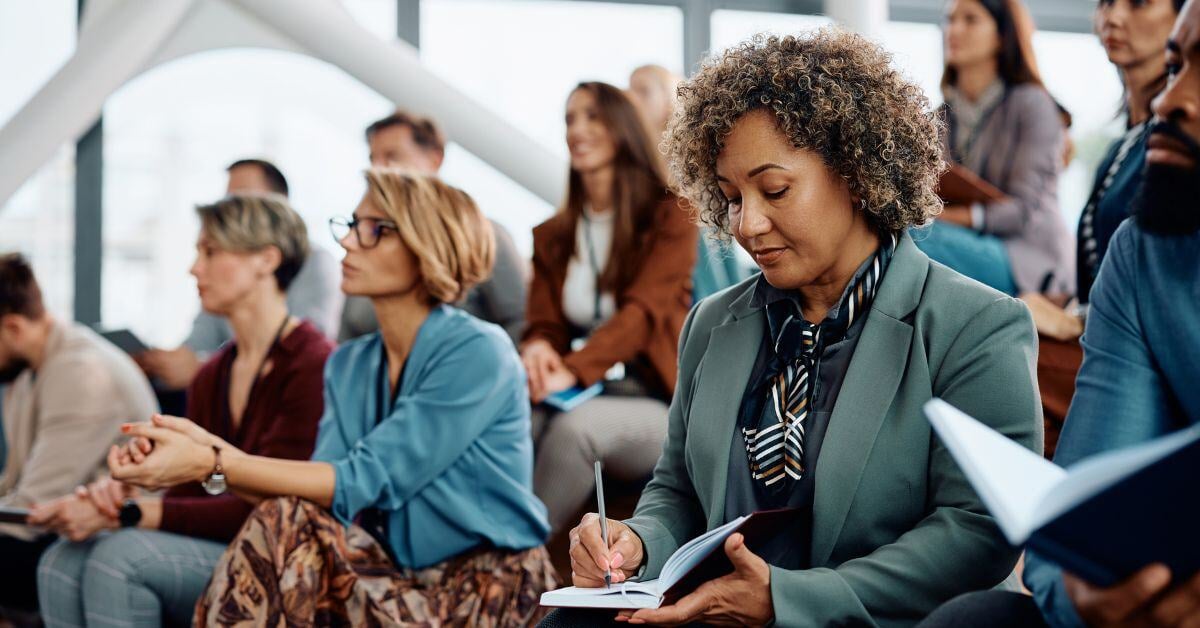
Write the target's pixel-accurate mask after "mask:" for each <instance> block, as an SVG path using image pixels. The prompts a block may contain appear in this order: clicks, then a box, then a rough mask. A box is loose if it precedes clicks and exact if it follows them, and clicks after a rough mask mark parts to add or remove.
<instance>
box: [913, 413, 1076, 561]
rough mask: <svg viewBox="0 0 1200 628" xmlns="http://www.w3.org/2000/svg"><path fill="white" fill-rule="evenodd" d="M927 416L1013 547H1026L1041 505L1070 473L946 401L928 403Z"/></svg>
mask: <svg viewBox="0 0 1200 628" xmlns="http://www.w3.org/2000/svg"><path fill="white" fill-rule="evenodd" d="M925 415H926V416H927V417H929V422H930V423H932V424H933V428H934V430H935V431H936V432H937V434H938V436H939V437H940V438H941V439H942V442H944V443H946V447H947V448H948V449H949V450H950V454H951V455H952V456H954V460H955V461H956V462H958V464H959V466H960V467H962V469H963V472H964V473H965V474H966V476H967V479H968V480H969V481H970V482H971V486H973V487H975V491H976V492H977V493H979V497H980V498H981V499H982V500H983V503H984V505H986V506H987V508H988V511H989V512H991V513H992V516H993V517H995V518H996V523H997V524H999V526H1000V529H1001V530H1002V531H1003V532H1004V536H1005V537H1006V538H1007V539H1008V542H1009V543H1012V544H1013V545H1021V544H1022V543H1024V542H1025V540H1026V539H1027V538H1028V537H1029V535H1030V534H1031V533H1032V532H1033V530H1034V529H1036V528H1037V525H1036V524H1035V523H1034V522H1035V520H1037V519H1038V517H1037V516H1036V514H1035V513H1036V511H1037V508H1038V504H1039V503H1041V501H1042V499H1043V498H1044V497H1045V496H1046V495H1048V494H1049V493H1050V491H1051V490H1052V489H1053V488H1054V486H1055V485H1057V484H1058V483H1059V482H1061V481H1062V480H1063V478H1064V477H1066V474H1067V472H1066V471H1064V470H1062V469H1061V468H1060V467H1058V466H1056V465H1055V464H1054V463H1052V462H1050V461H1048V460H1046V459H1045V458H1042V457H1041V456H1039V455H1037V454H1035V453H1033V452H1032V451H1030V450H1028V449H1026V448H1024V447H1022V446H1021V445H1019V444H1017V443H1016V442H1014V441H1012V440H1011V439H1009V438H1008V437H1006V436H1004V435H1003V434H1001V433H999V432H997V431H995V430H993V429H992V428H990V427H988V426H986V425H984V424H982V423H980V422H979V421H976V420H975V419H973V418H971V417H970V416H967V415H966V414H965V413H963V412H962V411H960V410H958V409H957V408H955V407H954V406H951V405H950V404H948V403H946V402H945V401H942V400H941V399H931V400H930V401H929V402H928V403H926V404H925Z"/></svg>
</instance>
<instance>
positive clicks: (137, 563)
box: [38, 530, 225, 628]
mask: <svg viewBox="0 0 1200 628" xmlns="http://www.w3.org/2000/svg"><path fill="white" fill-rule="evenodd" d="M224 552H225V544H224V543H217V542H214V541H207V540H204V539H196V538H192V537H187V536H182V535H179V534H172V533H170V532H159V531H155V530H120V531H118V532H113V533H109V534H102V535H98V536H96V537H95V538H92V539H89V540H87V541H84V542H82V543H71V542H69V541H66V540H60V541H58V542H56V543H55V544H54V545H52V546H51V547H50V549H48V550H46V553H45V554H43V555H42V560H41V562H40V563H39V564H38V599H39V601H40V602H41V607H42V619H43V621H44V622H45V624H46V626H47V628H56V627H59V626H63V627H67V626H71V627H74V626H80V627H82V626H90V627H95V626H104V627H107V626H136V627H142V626H160V625H162V621H163V619H164V618H166V619H170V621H171V622H172V623H175V624H178V625H183V626H190V625H191V623H192V615H193V613H194V611H195V607H196V600H198V599H199V598H200V595H201V594H202V593H204V589H205V588H206V587H207V586H208V581H209V579H210V578H211V577H212V574H213V568H214V567H215V566H216V564H217V559H219V558H220V557H221V554H223V553H224Z"/></svg>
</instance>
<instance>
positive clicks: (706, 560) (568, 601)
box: [541, 508, 798, 609]
mask: <svg viewBox="0 0 1200 628" xmlns="http://www.w3.org/2000/svg"><path fill="white" fill-rule="evenodd" d="M797 512H798V511H797V510H796V509H794V508H789V509H781V510H764V511H761V512H756V513H753V514H750V515H743V516H741V517H738V518H737V519H734V520H732V521H730V522H729V523H726V524H725V525H723V526H721V527H719V528H713V529H712V530H709V531H708V532H705V533H704V534H701V535H700V536H698V537H696V538H694V539H692V540H690V541H688V542H687V543H685V544H684V545H683V546H682V547H680V548H679V549H677V550H675V553H674V554H671V557H670V558H668V559H667V562H666V564H664V565H663V568H662V572H661V573H660V574H659V576H658V578H657V579H655V580H647V581H645V582H628V581H627V582H622V583H621V584H614V585H613V586H611V587H609V588H607V589H605V588H580V587H566V588H564V589H558V590H557V591H548V592H546V593H543V594H542V600H541V603H542V606H561V607H578V608H619V609H626V608H630V609H632V608H658V607H659V606H662V605H663V603H664V601H665V600H668V599H677V598H679V597H682V596H683V595H686V594H687V593H689V592H690V591H692V590H694V589H695V588H696V587H698V586H700V585H701V584H703V583H704V582H707V581H708V580H712V579H713V578H719V577H721V576H723V575H725V574H727V573H731V572H732V571H733V565H732V564H730V562H729V557H727V556H726V555H725V550H724V548H723V546H724V543H725V539H727V538H729V536H730V535H731V534H733V533H734V532H741V533H742V535H743V536H745V537H746V546H747V547H748V548H750V549H751V551H753V550H754V548H755V546H757V545H760V544H761V543H765V542H767V541H769V540H770V539H771V538H772V537H774V535H776V534H778V533H779V532H780V531H782V530H783V529H784V528H785V527H787V525H788V524H790V523H791V522H792V521H794V519H795V516H796V514H797Z"/></svg>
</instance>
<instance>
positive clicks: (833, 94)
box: [546, 30, 1041, 626]
mask: <svg viewBox="0 0 1200 628" xmlns="http://www.w3.org/2000/svg"><path fill="white" fill-rule="evenodd" d="M851 94H853V95H854V97H853V98H849V97H847V95H851ZM679 106H680V111H679V113H677V114H676V116H675V118H674V119H673V120H672V123H671V126H670V130H669V133H668V140H667V147H668V152H669V154H670V157H671V159H670V163H671V167H672V169H673V172H674V174H675V177H676V180H677V181H678V183H679V188H680V190H681V193H682V194H684V195H686V196H687V198H688V200H689V201H691V202H692V203H693V205H694V206H696V207H697V208H698V210H699V212H700V214H701V217H702V218H703V219H704V221H705V223H706V224H708V225H711V226H713V227H714V228H716V229H719V230H720V231H721V232H722V233H724V234H727V235H731V236H732V237H733V238H734V239H736V240H737V243H738V245H740V246H741V247H742V248H744V249H745V250H746V251H747V252H748V253H750V254H751V255H752V256H753V257H754V260H755V262H756V263H757V264H758V266H759V267H760V268H761V269H762V274H760V275H758V276H756V277H753V278H751V279H747V280H745V281H743V282H741V283H740V284H738V285H736V286H734V287H732V288H730V289H728V290H724V291H722V292H718V293H717V294H715V295H713V296H711V297H708V298H706V299H704V300H703V301H701V302H700V304H699V305H697V306H696V307H695V308H693V309H692V311H691V314H689V316H688V319H687V322H686V324H685V325H684V329H683V332H682V334H681V338H680V341H679V347H680V348H679V354H680V359H679V383H678V384H677V386H676V388H675V396H674V398H673V399H672V401H671V409H670V419H669V425H670V427H669V430H668V436H667V440H666V444H665V445H664V447H663V453H662V457H661V459H660V460H659V462H658V464H657V466H655V468H654V476H653V479H651V480H650V483H649V484H648V485H647V486H646V489H645V491H643V492H642V496H641V500H640V501H639V502H638V506H637V510H636V512H635V513H634V515H633V517H632V518H631V519H627V520H625V521H623V522H622V521H616V520H609V521H608V522H607V531H608V537H607V541H608V542H607V543H605V539H604V537H603V536H602V535H601V526H600V520H599V517H598V516H597V515H596V514H588V515H586V516H585V517H584V519H583V521H582V522H581V523H580V524H579V526H578V527H576V528H575V529H573V530H572V531H571V550H570V555H571V567H572V580H573V583H574V584H575V586H581V587H602V586H604V585H605V575H606V572H611V580H612V582H614V583H615V584H614V585H613V586H617V585H619V584H620V583H622V582H625V581H627V580H631V579H649V578H656V577H658V576H659V575H661V573H662V571H663V567H664V564H665V563H666V562H667V559H668V558H669V557H670V556H671V555H672V554H673V553H675V551H677V550H678V549H679V548H680V547H681V546H682V545H683V544H684V543H686V542H687V541H688V540H690V539H692V538H694V537H696V536H698V535H700V534H702V533H704V532H705V531H707V530H713V529H714V528H717V527H719V526H721V525H724V524H727V523H729V522H730V521H733V520H736V519H737V518H738V517H740V516H742V515H747V514H750V513H752V512H756V511H761V510H772V509H780V508H794V509H795V513H794V516H795V520H794V523H793V524H792V525H791V526H789V527H788V528H786V530H785V531H784V532H782V533H780V534H778V535H777V536H775V538H772V539H756V541H761V544H756V545H755V546H754V547H753V548H752V547H751V544H749V543H748V542H747V540H746V538H745V537H743V536H742V535H740V534H734V535H731V536H729V537H728V538H727V539H726V541H725V544H724V552H725V554H726V556H727V557H728V559H729V561H730V562H731V563H732V565H733V568H734V569H733V572H732V573H729V574H728V575H725V576H722V577H719V578H715V579H713V580H710V581H709V582H706V583H704V584H702V585H700V586H699V587H698V588H697V589H695V591H693V592H691V593H689V594H687V595H685V596H683V597H682V598H680V599H678V600H672V601H671V603H669V604H667V605H665V606H663V607H662V608H658V609H653V610H650V609H645V610H639V611H637V612H630V611H624V613H623V616H624V617H625V618H627V619H628V620H629V621H630V622H634V623H649V624H670V625H677V624H688V623H690V622H696V623H701V624H716V625H746V626H762V625H770V624H771V623H774V624H775V625H779V626H875V625H883V626H905V625H911V624H913V623H915V622H916V621H918V620H919V619H920V618H921V617H924V616H925V615H926V614H928V613H929V612H930V611H931V610H933V608H934V607H936V606H937V605H938V604H940V603H941V602H943V601H945V600H947V599H950V598H951V597H954V596H955V595H958V594H960V593H964V592H967V591H972V590H979V589H987V588H990V587H992V586H995V585H996V584H997V583H999V582H1001V581H1002V580H1004V579H1005V578H1006V577H1007V576H1008V575H1009V574H1010V573H1011V571H1012V569H1013V566H1014V565H1015V564H1016V562H1017V555H1018V553H1019V552H1018V551H1017V550H1016V549H1014V548H1012V547H1010V546H1009V545H1008V543H1007V542H1006V541H1005V540H1004V536H1003V535H1002V534H1001V532H1000V530H999V529H998V528H997V526H996V523H995V521H994V520H993V519H992V517H991V516H990V515H989V514H988V513H987V511H986V509H985V508H984V505H983V503H982V502H981V501H980V500H979V497H978V496H977V495H976V494H975V491H974V490H972V489H971V486H970V484H969V483H968V482H967V481H966V478H965V477H964V476H963V472H962V470H961V469H960V468H959V467H958V465H957V464H955V463H954V461H953V460H952V459H951V458H950V456H949V453H948V452H947V450H946V448H945V446H944V445H943V444H942V442H941V441H940V440H939V439H938V438H937V437H936V436H935V435H934V434H933V431H932V428H931V426H930V424H929V422H928V421H927V420H926V419H925V418H924V416H922V412H921V408H922V407H923V406H924V404H925V403H927V402H928V401H929V400H930V399H931V398H933V397H940V398H943V399H945V400H946V401H947V402H949V403H951V404H953V405H955V406H957V407H959V408H961V409H963V410H964V411H966V412H968V413H969V414H971V415H972V416H975V417H977V418H979V419H980V420H981V421H983V422H985V423H987V424H988V425H990V426H992V427H993V428H995V429H997V430H999V431H1001V432H1003V433H1004V434H1006V435H1008V436H1009V437H1010V438H1012V439H1014V440H1015V441H1016V442H1018V443H1020V444H1021V445H1022V446H1025V447H1028V448H1031V449H1034V450H1038V449H1039V448H1040V446H1041V421H1040V419H1041V416H1040V413H1039V406H1038V402H1037V383H1036V382H1035V381H1034V379H1033V375H1032V373H1033V360H1034V353H1035V352H1036V346H1037V345H1036V342H1037V340H1036V338H1035V336H1034V332H1033V324H1032V323H1031V322H1030V320H1029V313H1028V312H1027V311H1026V309H1025V307H1024V306H1022V305H1021V304H1020V302H1018V301H1017V300H1016V299H1013V298H1010V297H1007V296H1005V295H1003V294H1000V293H998V292H996V291H995V290H992V289H990V288H988V287H986V286H983V285H981V284H979V283H978V282H975V281H971V280H968V279H966V278H965V277H963V276H962V275H960V274H958V273H955V272H953V271H950V270H948V269H947V268H945V267H944V266H941V265H940V264H933V263H931V262H930V260H929V258H928V257H927V256H926V255H925V254H924V253H922V252H921V251H920V250H919V249H917V247H916V246H914V245H913V242H912V238H911V237H909V235H908V231H909V228H910V227H912V226H914V225H921V224H925V223H926V222H928V221H929V220H931V219H933V217H934V216H936V215H937V213H938V211H939V210H940V209H941V204H940V203H939V201H938V198H937V196H936V193H935V187H936V184H937V176H938V172H939V171H940V169H941V166H942V151H941V145H940V143H939V141H938V138H937V133H936V125H935V122H934V119H933V116H932V115H931V112H930V111H929V110H928V100H927V99H926V98H925V96H924V95H923V94H922V92H921V90H920V88H919V87H917V86H916V85H914V84H912V83H910V82H908V81H907V80H905V79H904V78H903V77H902V76H901V75H900V73H899V72H898V71H896V70H895V68H893V67H892V66H891V64H890V63H889V59H888V55H887V54H886V53H885V52H884V51H883V50H882V49H881V48H880V47H878V46H877V45H875V44H872V43H871V42H869V41H867V40H866V39H864V38H862V37H860V36H858V35H854V34H850V33H846V32H843V31H839V30H824V31H820V32H817V33H813V34H807V35H804V36H801V37H782V38H779V37H770V38H765V37H759V38H756V39H754V40H751V41H749V42H746V43H743V44H741V45H739V46H737V47H735V48H732V49H730V50H728V51H726V52H725V53H724V54H723V55H721V56H720V57H718V58H715V59H713V60H711V61H709V62H707V63H706V64H705V66H704V67H703V68H701V70H700V72H699V73H697V74H696V76H695V77H693V78H692V79H690V80H689V81H687V82H685V83H684V84H683V85H682V86H681V87H680V105H679ZM884 145H886V146H887V149H885V150H879V147H880V146H884ZM614 615H615V613H614V612H611V611H607V612H603V611H597V612H590V611H576V612H560V613H558V614H554V615H552V616H551V617H548V618H547V620H546V622H547V623H551V622H553V623H554V625H562V626H567V625H579V624H578V623H575V622H588V621H592V622H593V623H594V622H595V621H597V620H599V621H600V622H611V621H612V619H613V617H614Z"/></svg>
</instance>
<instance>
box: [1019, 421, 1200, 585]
mask: <svg viewBox="0 0 1200 628" xmlns="http://www.w3.org/2000/svg"><path fill="white" fill-rule="evenodd" d="M1197 479H1200V438H1198V439H1197V440H1195V441H1193V442H1191V443H1189V444H1188V445H1186V446H1184V447H1182V448H1180V449H1179V450H1177V451H1175V452H1174V453H1172V454H1171V455H1169V456H1167V457H1165V458H1163V459H1161V460H1158V461H1156V462H1154V463H1153V464H1150V465H1148V466H1146V467H1144V468H1142V469H1141V470H1139V471H1137V472H1135V473H1133V474H1132V475H1130V476H1128V477H1126V478H1125V479H1123V480H1121V481H1119V482H1118V483H1116V484H1114V485H1113V486H1111V487H1109V489H1108V490H1106V491H1104V492H1102V493H1100V494H1098V495H1095V496H1093V497H1092V498H1091V499H1089V500H1087V501H1085V502H1083V503H1081V504H1079V505H1078V506H1076V507H1075V508H1073V509H1071V510H1070V511H1068V512H1066V513H1064V514H1062V515H1060V516H1059V517H1058V518H1057V519H1055V520H1053V521H1051V522H1050V523H1048V524H1046V525H1044V526H1042V527H1041V528H1040V529H1038V530H1037V531H1036V532H1034V533H1033V535H1032V536H1031V537H1030V539H1029V547H1031V548H1033V549H1034V551H1036V552H1037V553H1038V554H1039V555H1041V556H1042V557H1043V558H1046V559H1047V560H1050V561H1053V562H1055V563H1057V564H1059V565H1061V566H1062V567H1063V568H1064V569H1066V570H1067V571H1070V572H1072V573H1074V574H1076V575H1078V576H1079V577H1081V578H1083V579H1084V580H1087V581H1089V582H1091V583H1092V584H1096V585H1100V586H1110V585H1112V584H1115V583H1117V582H1119V581H1120V580H1123V579H1124V578H1125V577H1126V576H1129V575H1131V574H1132V573H1133V572H1135V571H1137V570H1139V569H1141V568H1142V567H1145V566H1146V565H1148V564H1150V563H1155V562H1161V563H1165V564H1166V565H1167V566H1168V567H1169V568H1170V569H1171V575H1172V579H1173V580H1175V581H1180V580H1182V579H1185V578H1188V577H1190V576H1191V575H1192V574H1194V573H1196V572H1197V571H1200V495H1198V493H1197V490H1196V484H1195V483H1196V480H1197Z"/></svg>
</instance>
